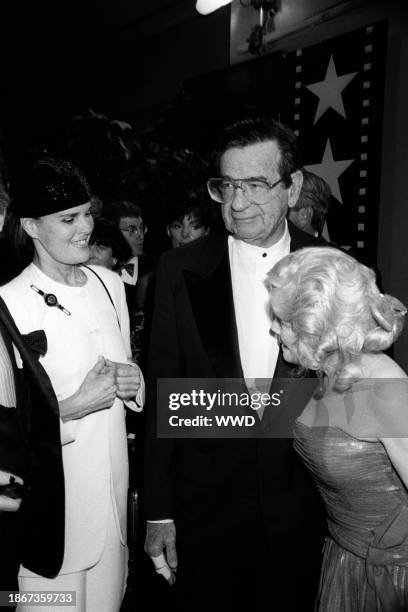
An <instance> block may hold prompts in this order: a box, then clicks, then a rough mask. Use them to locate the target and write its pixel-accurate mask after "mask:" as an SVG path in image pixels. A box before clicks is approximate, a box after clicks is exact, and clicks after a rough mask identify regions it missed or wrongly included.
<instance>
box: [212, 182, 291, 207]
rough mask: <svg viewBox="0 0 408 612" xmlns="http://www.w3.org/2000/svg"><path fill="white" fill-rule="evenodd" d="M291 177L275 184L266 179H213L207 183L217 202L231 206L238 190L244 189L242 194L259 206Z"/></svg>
mask: <svg viewBox="0 0 408 612" xmlns="http://www.w3.org/2000/svg"><path fill="white" fill-rule="evenodd" d="M288 178H289V177H287V176H283V177H282V178H280V179H279V180H278V181H275V182H274V183H269V181H266V180H265V179H252V178H248V179H223V178H212V179H210V180H209V181H207V188H208V193H209V194H210V196H211V198H212V199H213V200H214V201H215V202H220V203H221V204H230V203H231V202H232V200H233V199H234V197H235V192H236V190H237V189H238V188H239V189H242V193H243V194H244V196H245V197H246V199H247V200H249V201H252V202H255V203H257V204H265V203H266V202H267V200H268V197H269V193H270V192H271V191H272V189H274V188H275V187H276V186H277V185H279V183H282V182H283V181H286V180H288Z"/></svg>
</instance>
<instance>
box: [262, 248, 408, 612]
mask: <svg viewBox="0 0 408 612" xmlns="http://www.w3.org/2000/svg"><path fill="white" fill-rule="evenodd" d="M268 287H269V290H270V308H271V315H272V327H271V329H272V331H274V332H275V333H276V334H277V335H278V336H279V337H280V342H281V347H282V351H283V356H284V358H285V360H286V361H288V362H291V363H293V364H297V365H298V366H299V368H304V369H305V370H314V371H316V372H317V374H318V381H319V384H318V386H317V388H316V392H315V394H314V397H313V398H312V400H311V401H310V402H309V403H308V405H307V406H306V408H305V410H304V411H303V413H302V414H301V416H300V418H299V419H298V420H297V421H296V424H295V448H296V450H297V451H298V453H299V454H300V455H301V457H302V458H303V460H304V462H305V463H306V465H307V467H308V468H309V469H310V471H311V473H312V475H313V477H314V479H315V482H316V484H317V487H318V488H319V491H320V493H321V496H322V498H323V501H324V503H325V506H326V511H327V521H328V529H329V534H330V536H329V537H328V538H327V540H326V544H325V550H324V560H323V567H322V573H321V581H320V590H319V594H318V600H317V610H320V611H321V612H323V611H325V612H328V611H329V610H330V612H376V611H377V612H380V611H381V612H397V611H400V612H402V611H403V610H407V609H408V493H407V487H408V381H407V376H406V374H405V373H404V372H403V371H402V370H401V368H400V367H399V366H398V365H397V364H396V363H395V362H394V361H393V360H392V359H390V358H389V357H387V356H386V355H385V354H384V353H383V352H382V351H383V350H385V349H387V348H388V347H389V346H390V345H391V344H392V343H393V342H394V340H395V339H396V338H397V337H398V335H399V334H400V332H401V329H402V327H403V320H404V316H405V314H406V308H405V307H404V306H403V305H402V304H401V302H399V301H398V300H397V299H395V298H393V297H391V296H388V295H382V294H381V293H380V292H379V290H378V288H377V286H376V284H375V277H374V273H373V272H372V271H371V270H369V269H368V268H366V267H365V266H363V265H361V264H359V263H358V262H357V261H355V260H354V259H353V258H352V257H349V256H348V255H347V254H345V253H343V252H341V251H338V250H337V249H332V248H326V247H323V248H308V249H302V250H299V251H296V252H295V253H292V254H290V255H288V256H287V257H285V258H283V259H282V260H281V261H280V262H279V263H278V264H276V266H275V267H274V268H273V269H272V270H271V272H270V273H269V275H268Z"/></svg>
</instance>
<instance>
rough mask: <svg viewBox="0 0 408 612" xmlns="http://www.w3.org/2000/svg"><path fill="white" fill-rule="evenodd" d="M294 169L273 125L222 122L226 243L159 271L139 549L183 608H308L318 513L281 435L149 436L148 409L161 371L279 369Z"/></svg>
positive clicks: (278, 374)
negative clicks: (276, 307) (274, 306)
mask: <svg viewBox="0 0 408 612" xmlns="http://www.w3.org/2000/svg"><path fill="white" fill-rule="evenodd" d="M300 169H301V161H300V159H299V153H298V149H297V142H296V137H295V135H294V134H293V133H292V132H291V130H290V129H289V128H287V127H285V126H283V125H282V124H279V123H277V122H276V121H274V120H269V119H251V120H245V121H241V122H238V123H236V124H234V125H232V126H229V127H227V128H225V130H224V132H223V135H222V140H221V147H220V152H219V171H220V177H219V178H216V179H210V181H208V189H209V192H210V195H211V197H212V198H213V199H214V200H215V201H216V202H217V203H218V205H221V209H222V215H223V219H224V223H225V227H226V229H227V230H228V232H229V236H228V237H227V236H217V235H214V236H206V237H204V238H202V239H200V240H198V241H196V242H194V243H192V244H191V245H187V246H184V247H180V248H179V249H174V250H173V251H170V252H168V253H165V254H164V255H163V256H162V259H161V261H160V264H159V268H158V273H157V290H156V308H155V314H154V318H153V327H152V337H151V345H150V366H149V370H150V372H149V378H150V394H149V396H150V405H149V406H148V407H147V411H148V413H147V418H148V419H149V427H148V436H147V440H146V457H145V462H146V469H145V513H146V518H147V521H148V523H147V535H146V544H145V549H146V552H147V553H148V554H149V555H150V556H151V557H152V558H153V559H154V562H155V565H156V567H157V566H159V571H160V572H161V573H163V574H164V575H165V576H167V578H168V580H169V582H170V583H173V582H174V581H175V577H176V576H177V580H176V581H175V586H174V587H172V589H173V592H174V591H175V592H176V593H177V597H178V602H177V605H178V606H179V607H181V608H184V609H189V608H190V609H194V610H197V609H200V610H201V609H203V610H204V609H209V608H211V607H212V608H213V609H215V610H232V609H237V608H238V609H242V607H243V605H245V604H247V605H250V606H251V608H252V609H255V610H261V609H270V610H276V611H279V612H281V611H283V610H285V611H292V610H293V611H295V610H296V611H297V612H298V611H300V610H301V611H302V612H307V611H308V610H312V609H313V602H314V597H315V595H316V591H317V586H318V577H319V569H320V564H321V557H320V554H321V553H320V551H321V546H322V540H323V536H324V529H325V528H324V515H323V510H322V506H321V503H320V500H319V498H318V495H317V492H316V491H315V489H314V487H313V485H312V483H311V481H310V479H309V477H308V475H307V474H306V471H305V469H304V467H303V465H302V464H301V461H300V460H299V458H298V457H297V456H296V455H295V453H294V451H293V447H292V440H291V439H287V438H280V439H278V438H275V439H271V438H253V439H243V438H241V439H192V438H190V439H167V438H166V439H163V438H158V437H157V434H156V406H155V393H156V391H155V388H156V382H157V380H158V379H160V378H162V377H163V378H172V377H173V378H183V377H187V378H210V379H216V378H219V379H222V378H235V379H269V380H272V379H273V378H274V377H275V379H278V378H284V377H285V376H286V377H287V376H288V375H289V373H290V366H288V365H287V364H285V363H284V362H283V359H282V356H281V353H280V350H279V346H278V342H277V339H276V338H275V337H273V336H272V335H271V334H270V333H269V330H270V320H269V319H268V315H267V309H266V304H267V299H268V294H267V290H266V288H265V285H264V280H265V278H266V274H267V272H268V271H269V270H270V269H271V268H272V267H273V265H274V264H275V263H276V262H277V261H278V260H279V259H281V258H282V257H283V256H285V255H286V254H287V253H289V251H290V250H294V249H298V248H301V247H305V246H313V245H316V244H318V242H317V241H316V240H315V238H314V237H312V236H310V235H308V234H305V233H303V232H301V231H300V230H298V229H297V228H296V227H295V226H293V225H292V224H290V223H287V221H286V214H287V211H288V208H291V207H293V206H294V205H295V204H296V201H297V198H298V196H299V192H300V189H301V186H302V172H301V170H300ZM278 388H279V386H278ZM307 401H308V397H305V398H304V403H303V406H300V407H299V411H300V412H301V411H302V409H303V407H304V405H305V404H306V403H307ZM266 411H267V408H266V409H265V413H266ZM260 416H261V415H260ZM295 416H296V415H295ZM262 418H263V417H262ZM161 555H164V558H163V557H162V556H161ZM160 566H164V568H163V567H162V568H161V569H160ZM167 566H168V567H167ZM176 569H177V570H178V571H177V574H176V573H175V571H176Z"/></svg>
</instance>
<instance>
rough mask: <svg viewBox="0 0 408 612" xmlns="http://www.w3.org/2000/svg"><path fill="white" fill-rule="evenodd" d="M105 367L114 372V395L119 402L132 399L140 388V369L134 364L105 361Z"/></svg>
mask: <svg viewBox="0 0 408 612" xmlns="http://www.w3.org/2000/svg"><path fill="white" fill-rule="evenodd" d="M106 366H107V367H108V368H112V369H113V370H114V372H115V375H114V376H115V385H116V395H117V397H119V398H120V399H121V400H129V399H133V398H134V397H135V396H136V394H137V392H138V391H139V388H140V368H139V366H138V365H136V364H135V363H117V362H115V361H110V360H109V359H106Z"/></svg>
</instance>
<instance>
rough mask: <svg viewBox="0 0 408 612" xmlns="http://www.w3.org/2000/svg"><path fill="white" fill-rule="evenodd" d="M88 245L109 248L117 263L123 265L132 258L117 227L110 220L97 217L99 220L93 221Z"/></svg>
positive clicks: (130, 250) (129, 249) (130, 251)
mask: <svg viewBox="0 0 408 612" xmlns="http://www.w3.org/2000/svg"><path fill="white" fill-rule="evenodd" d="M90 243H91V244H93V243H96V244H101V245H102V246H106V247H111V249H112V255H113V257H115V258H116V259H117V260H118V262H119V263H124V262H125V261H128V259H130V258H131V257H132V249H131V248H130V246H129V245H128V243H127V242H126V239H125V238H124V237H123V234H122V232H121V231H120V229H119V228H118V226H117V225H116V224H115V222H114V221H112V220H110V219H105V218H103V217H99V219H96V220H95V225H94V229H93V232H92V236H91V239H90Z"/></svg>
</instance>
